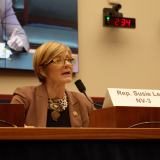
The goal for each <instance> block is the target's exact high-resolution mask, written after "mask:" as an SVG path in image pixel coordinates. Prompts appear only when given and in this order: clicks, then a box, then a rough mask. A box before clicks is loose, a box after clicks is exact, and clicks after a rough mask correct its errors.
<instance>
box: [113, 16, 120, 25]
mask: <svg viewBox="0 0 160 160" xmlns="http://www.w3.org/2000/svg"><path fill="white" fill-rule="evenodd" d="M118 23H119V18H116V21H115V23H114V24H115V25H116V26H118Z"/></svg>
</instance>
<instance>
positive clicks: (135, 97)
mask: <svg viewBox="0 0 160 160" xmlns="http://www.w3.org/2000/svg"><path fill="white" fill-rule="evenodd" d="M112 106H142V107H160V90H145V89H120V88H108V89H107V92H106V96H105V100H104V103H103V107H102V108H107V107H112Z"/></svg>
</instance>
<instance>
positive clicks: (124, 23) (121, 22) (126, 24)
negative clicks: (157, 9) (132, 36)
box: [104, 16, 136, 28]
mask: <svg viewBox="0 0 160 160" xmlns="http://www.w3.org/2000/svg"><path fill="white" fill-rule="evenodd" d="M104 18H105V19H104V26H106V27H121V28H136V23H135V19H134V18H123V17H122V18H120V17H108V16H105V17H104Z"/></svg>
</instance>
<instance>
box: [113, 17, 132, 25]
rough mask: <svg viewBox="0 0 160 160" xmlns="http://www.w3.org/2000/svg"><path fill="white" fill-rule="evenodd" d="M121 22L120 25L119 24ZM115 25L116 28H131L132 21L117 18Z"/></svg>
mask: <svg viewBox="0 0 160 160" xmlns="http://www.w3.org/2000/svg"><path fill="white" fill-rule="evenodd" d="M119 22H120V23H119ZM114 24H115V25H116V26H118V25H121V26H130V25H131V20H129V19H124V18H122V19H121V20H120V19H119V18H116V20H115V22H114Z"/></svg>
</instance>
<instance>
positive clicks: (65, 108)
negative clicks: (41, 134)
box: [11, 42, 94, 127]
mask: <svg viewBox="0 0 160 160" xmlns="http://www.w3.org/2000/svg"><path fill="white" fill-rule="evenodd" d="M71 56H72V52H71V50H70V48H68V47H67V46H65V45H64V44H61V43H58V42H47V43H45V44H43V45H42V46H40V47H39V48H38V49H37V50H36V52H35V54H34V57H33V67H34V71H35V74H36V75H37V77H38V79H39V81H40V82H41V83H42V84H40V85H39V86H26V87H19V88H17V89H16V90H15V92H14V94H13V99H12V101H11V103H16V104H17V103H21V104H24V106H25V125H27V126H35V127H87V126H88V124H89V116H90V113H91V111H92V110H93V109H94V105H93V104H91V103H90V102H89V101H88V100H87V99H86V97H85V96H84V95H83V94H82V93H76V92H70V91H68V90H66V89H65V84H66V83H69V82H71V80H72V66H73V65H74V64H75V58H74V57H71Z"/></svg>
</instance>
